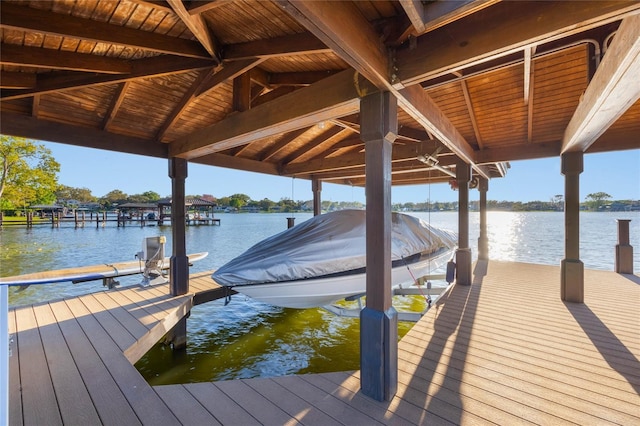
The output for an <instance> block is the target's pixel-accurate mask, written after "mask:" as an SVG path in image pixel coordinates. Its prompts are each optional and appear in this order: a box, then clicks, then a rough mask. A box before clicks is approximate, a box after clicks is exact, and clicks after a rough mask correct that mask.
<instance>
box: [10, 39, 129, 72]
mask: <svg viewBox="0 0 640 426" xmlns="http://www.w3.org/2000/svg"><path fill="white" fill-rule="evenodd" d="M0 51H1V52H2V55H0V63H1V64H2V65H14V66H23V67H34V68H53V69H59V70H69V71H83V72H98V73H105V74H128V73H130V72H131V63H130V62H129V61H127V60H124V59H118V58H110V57H108V56H97V55H90V54H85V53H76V52H70V51H64V50H53V49H43V48H40V47H29V46H18V45H16V44H6V43H2V45H0Z"/></svg>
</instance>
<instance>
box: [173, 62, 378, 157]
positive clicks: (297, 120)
mask: <svg viewBox="0 0 640 426" xmlns="http://www.w3.org/2000/svg"><path fill="white" fill-rule="evenodd" d="M360 90H365V91H368V90H370V91H373V90H375V88H373V87H371V86H367V85H366V83H364V82H363V83H362V84H361V87H360ZM358 109H359V92H358V91H357V90H356V87H354V84H353V70H345V71H343V72H341V73H339V74H336V75H334V76H331V77H328V78H325V79H324V80H320V81H319V82H317V83H315V84H312V85H311V86H308V87H304V88H302V89H299V90H296V91H295V92H292V93H289V94H287V95H284V96H281V97H279V98H277V99H274V100H273V101H271V102H269V103H266V104H262V105H259V106H257V107H255V108H252V109H250V110H248V111H244V112H239V113H237V114H233V115H230V116H229V117H228V118H226V119H225V120H223V121H221V122H219V123H216V124H214V125H212V126H209V127H206V128H204V129H200V130H196V131H195V132H193V133H191V134H190V135H187V136H185V137H183V138H180V139H178V140H176V141H174V142H172V143H171V144H170V148H169V151H170V155H171V156H172V157H181V158H186V159H192V158H195V157H200V156H203V155H206V154H211V153H214V152H219V151H224V150H226V149H230V148H235V147H236V146H240V145H244V144H247V143H250V142H252V141H254V140H257V139H262V138H265V137H270V136H275V135H278V134H280V133H284V132H290V131H292V130H297V129H300V128H302V127H308V126H311V125H314V124H316V123H318V122H320V121H324V120H330V119H332V118H336V117H341V116H343V115H347V114H352V113H353V112H355V111H357V110H358Z"/></svg>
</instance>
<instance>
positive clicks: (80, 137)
mask: <svg viewBox="0 0 640 426" xmlns="http://www.w3.org/2000/svg"><path fill="white" fill-rule="evenodd" d="M0 133H2V134H3V135H16V136H21V137H25V138H30V139H36V140H42V141H50V142H59V143H63V144H67V145H76V146H81V147H85V148H97V149H105V150H108V151H116V152H124V153H127V154H139V155H146V156H149V157H159V158H167V145H166V144H162V143H160V142H155V141H151V140H147V139H141V138H136V137H132V136H126V135H119V134H115V133H109V132H105V131H102V130H100V129H93V128H89V127H79V126H73V125H69V124H63V123H58V122H53V121H47V120H39V119H37V118H34V117H30V116H27V115H21V114H15V113H11V112H6V111H0Z"/></svg>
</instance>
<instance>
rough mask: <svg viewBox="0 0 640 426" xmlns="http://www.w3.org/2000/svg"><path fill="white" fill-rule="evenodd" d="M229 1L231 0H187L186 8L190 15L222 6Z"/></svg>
mask: <svg viewBox="0 0 640 426" xmlns="http://www.w3.org/2000/svg"><path fill="white" fill-rule="evenodd" d="M231 1H232V0H211V1H202V0H201V1H192V2H189V8H188V9H187V10H188V11H189V14H190V15H199V14H201V13H204V12H207V11H209V10H213V9H215V8H218V7H220V6H224V5H225V4H227V3H230V2H231Z"/></svg>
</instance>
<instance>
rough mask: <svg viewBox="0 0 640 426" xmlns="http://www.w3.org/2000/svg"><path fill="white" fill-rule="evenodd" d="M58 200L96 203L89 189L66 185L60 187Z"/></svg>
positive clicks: (57, 193) (57, 192) (57, 195)
mask: <svg viewBox="0 0 640 426" xmlns="http://www.w3.org/2000/svg"><path fill="white" fill-rule="evenodd" d="M56 198H57V199H58V200H78V201H80V202H81V203H90V202H92V201H96V197H94V196H93V194H92V193H91V190H90V189H89V188H74V187H72V186H66V185H58V189H56Z"/></svg>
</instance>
